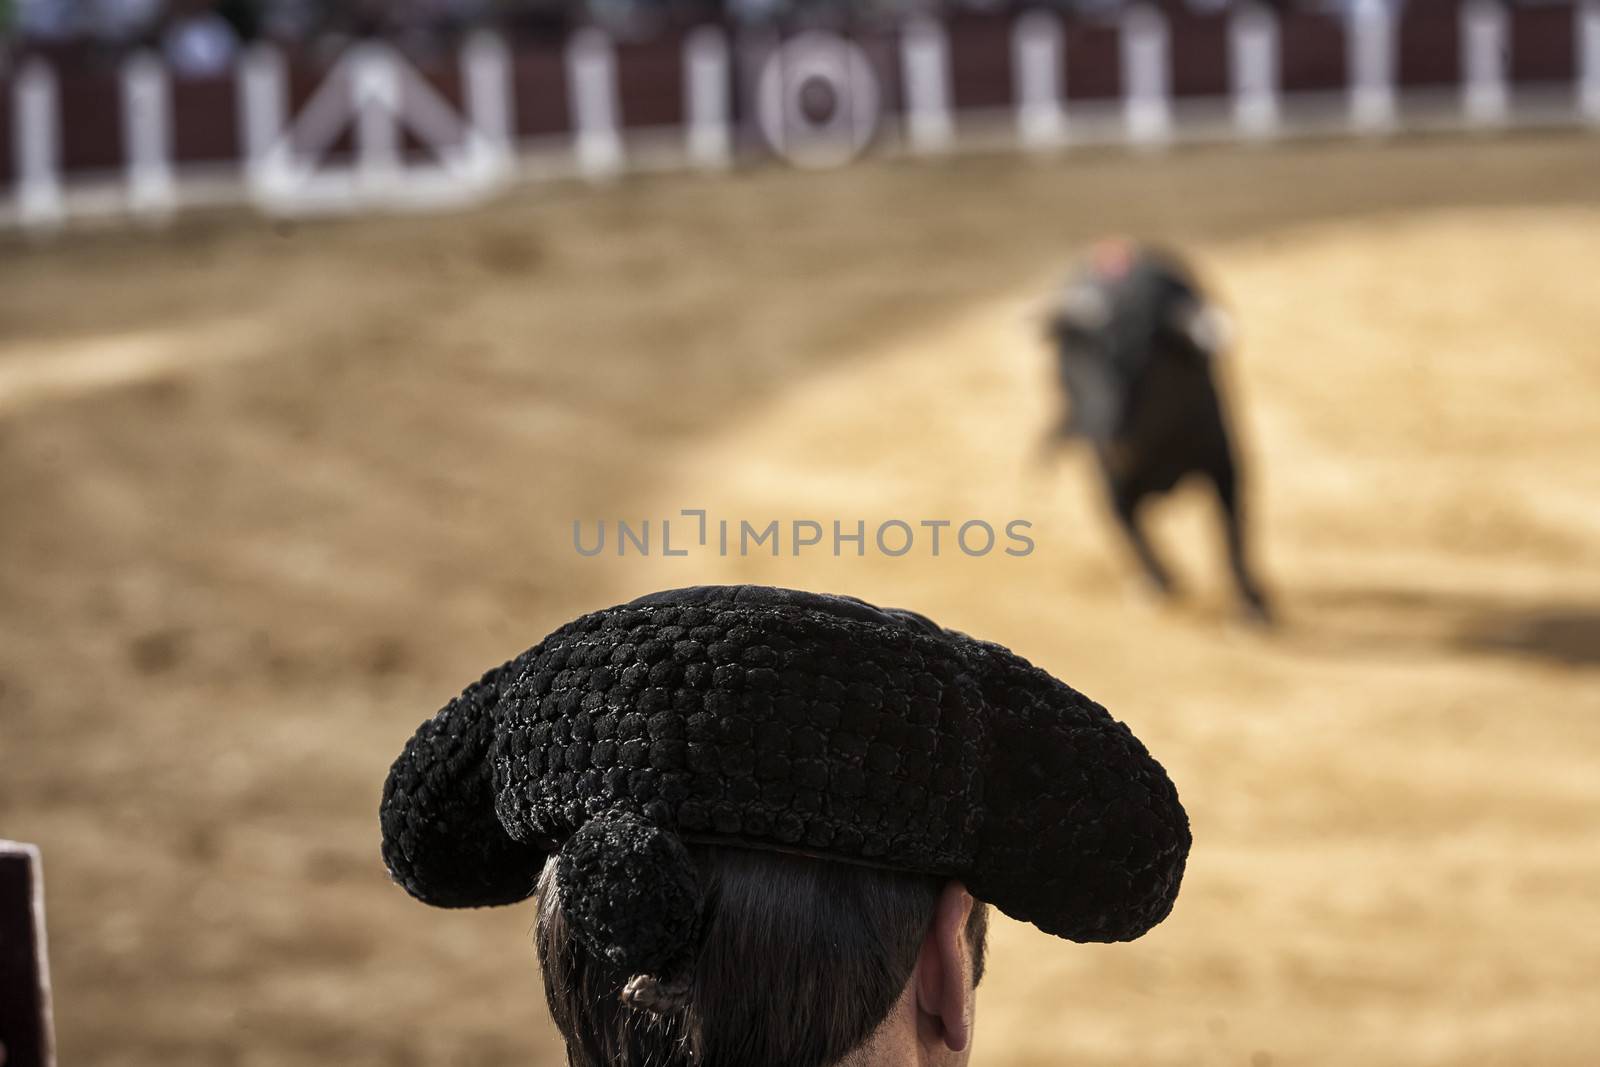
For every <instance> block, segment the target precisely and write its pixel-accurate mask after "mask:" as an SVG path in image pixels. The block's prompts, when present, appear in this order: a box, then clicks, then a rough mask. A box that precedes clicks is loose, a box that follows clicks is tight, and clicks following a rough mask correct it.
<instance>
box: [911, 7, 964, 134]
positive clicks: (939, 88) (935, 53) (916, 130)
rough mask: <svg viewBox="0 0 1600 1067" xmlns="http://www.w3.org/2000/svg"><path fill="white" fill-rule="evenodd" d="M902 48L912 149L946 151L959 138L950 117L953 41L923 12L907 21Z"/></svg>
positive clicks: (940, 26)
mask: <svg viewBox="0 0 1600 1067" xmlns="http://www.w3.org/2000/svg"><path fill="white" fill-rule="evenodd" d="M900 49H901V65H902V66H903V67H904V70H905V94H906V133H907V136H908V137H909V139H910V142H911V150H912V151H913V152H919V153H928V152H943V151H946V150H947V149H949V147H950V145H951V144H952V143H953V142H954V140H955V124H954V122H953V121H952V119H951V117H950V42H949V40H948V38H947V37H946V36H945V32H944V27H943V26H942V25H940V24H939V22H938V21H937V20H935V19H934V18H932V17H930V16H927V15H919V16H917V17H916V18H913V19H912V20H911V21H910V22H908V23H906V26H905V29H904V30H903V31H902V33H901V37H900Z"/></svg>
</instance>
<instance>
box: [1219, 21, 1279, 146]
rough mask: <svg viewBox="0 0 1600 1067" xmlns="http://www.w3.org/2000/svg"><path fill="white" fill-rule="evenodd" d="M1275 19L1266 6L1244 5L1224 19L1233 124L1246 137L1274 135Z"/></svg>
mask: <svg viewBox="0 0 1600 1067" xmlns="http://www.w3.org/2000/svg"><path fill="white" fill-rule="evenodd" d="M1279 62H1280V61H1279V58H1278V16H1277V15H1275V14H1274V13H1273V11H1272V9H1271V8H1270V7H1267V6H1266V5H1265V4H1259V3H1244V4H1240V5H1238V6H1237V7H1235V8H1234V9H1233V13H1232V14H1231V15H1230V16H1229V18H1228V73H1229V77H1230V80H1231V82H1232V88H1233V122H1234V125H1235V126H1237V127H1238V128H1239V131H1240V132H1241V133H1243V134H1244V135H1245V136H1247V137H1265V136H1269V135H1271V134H1272V133H1274V132H1276V131H1277V129H1278V122H1279V120H1280V117H1281V116H1280V109H1279V103H1278V67H1279Z"/></svg>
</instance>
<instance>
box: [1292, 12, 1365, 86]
mask: <svg viewBox="0 0 1600 1067" xmlns="http://www.w3.org/2000/svg"><path fill="white" fill-rule="evenodd" d="M1278 41H1279V46H1280V52H1279V60H1278V61H1279V62H1280V63H1281V64H1282V78H1281V81H1280V88H1281V89H1282V90H1283V91H1284V92H1285V93H1304V92H1315V91H1318V90H1343V89H1344V88H1345V85H1346V84H1347V79H1346V71H1347V70H1348V61H1347V59H1346V57H1345V53H1346V52H1347V51H1348V49H1349V44H1348V43H1347V41H1346V40H1345V27H1344V20H1343V19H1342V18H1339V17H1338V16H1336V15H1321V14H1315V13H1312V12H1306V11H1287V12H1284V13H1283V15H1282V17H1281V19H1280V21H1279V24H1278Z"/></svg>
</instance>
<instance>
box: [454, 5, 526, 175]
mask: <svg viewBox="0 0 1600 1067" xmlns="http://www.w3.org/2000/svg"><path fill="white" fill-rule="evenodd" d="M461 70H462V74H463V75H464V78H465V82H466V85H465V87H464V96H465V98H466V99H465V104H466V112H467V120H468V123H469V124H470V131H471V133H470V136H471V141H472V146H471V148H469V150H468V151H469V156H470V158H472V159H473V160H474V161H475V163H476V164H477V165H478V166H479V167H481V168H483V169H484V170H485V171H487V172H494V173H498V172H502V171H505V170H508V169H510V167H511V162H512V158H513V153H514V147H513V146H514V143H515V136H516V135H515V132H514V125H513V121H512V103H511V99H512V97H511V52H510V50H509V49H508V48H507V47H506V42H505V40H504V39H503V38H502V37H501V36H500V35H499V34H497V33H492V32H490V31H489V30H479V31H478V32H476V33H474V34H472V35H471V36H470V37H468V38H467V41H466V43H465V44H463V45H462V46H461Z"/></svg>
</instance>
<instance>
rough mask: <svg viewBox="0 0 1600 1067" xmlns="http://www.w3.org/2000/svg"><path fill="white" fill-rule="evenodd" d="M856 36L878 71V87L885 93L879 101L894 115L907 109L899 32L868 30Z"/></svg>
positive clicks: (858, 45) (885, 112)
mask: <svg viewBox="0 0 1600 1067" xmlns="http://www.w3.org/2000/svg"><path fill="white" fill-rule="evenodd" d="M853 40H854V41H855V43H856V46H857V47H859V48H860V49H861V51H862V52H863V53H864V54H865V55H866V57H867V62H868V63H869V64H871V66H872V70H873V72H874V73H876V74H877V75H878V88H879V91H880V92H881V93H882V95H881V97H880V98H879V101H880V105H881V107H882V109H883V113H884V114H885V115H894V114H898V113H899V112H901V111H903V110H905V69H904V64H903V63H902V62H901V58H902V57H901V52H900V34H899V33H898V32H894V31H889V32H886V31H883V30H866V31H862V32H860V33H857V34H856V35H855V36H854V37H853Z"/></svg>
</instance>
